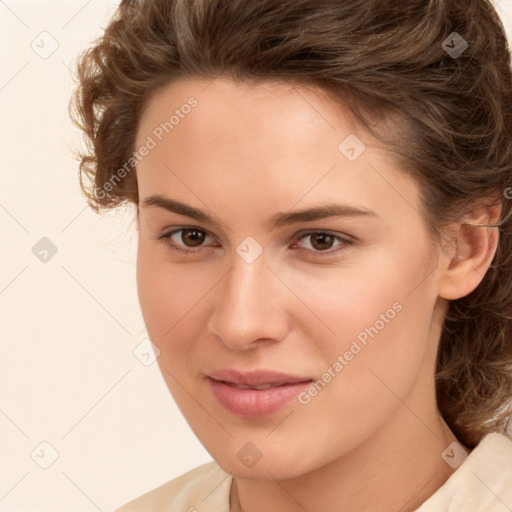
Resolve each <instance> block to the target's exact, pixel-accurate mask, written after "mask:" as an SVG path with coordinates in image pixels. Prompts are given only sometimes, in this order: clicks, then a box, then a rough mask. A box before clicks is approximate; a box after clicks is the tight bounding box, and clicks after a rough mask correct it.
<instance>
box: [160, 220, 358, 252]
mask: <svg viewBox="0 0 512 512" xmlns="http://www.w3.org/2000/svg"><path fill="white" fill-rule="evenodd" d="M180 231H199V232H201V233H205V234H206V235H207V236H211V235H210V234H209V233H208V232H207V231H205V230H203V229H199V228H194V227H182V228H179V229H174V230H172V231H169V232H168V233H164V234H163V235H157V236H156V237H155V239H156V240H157V241H159V242H161V243H163V244H164V245H165V246H166V247H167V248H169V249H171V250H173V251H177V252H180V253H182V254H191V253H197V252H198V250H196V249H183V248H182V247H180V246H179V245H176V244H175V243H173V242H171V241H170V238H171V236H172V235H174V234H176V233H179V232H180ZM314 234H321V235H330V236H333V237H334V238H335V239H336V240H337V241H339V242H342V245H341V248H340V247H339V248H337V249H334V250H330V249H327V250H325V251H319V250H311V249H303V248H299V250H300V251H303V252H307V253H309V255H311V256H313V257H315V258H316V257H320V258H322V257H327V256H332V255H333V254H337V253H338V252H340V251H342V250H344V249H345V248H346V246H351V245H353V244H354V241H353V240H350V239H348V238H344V237H341V236H339V235H335V234H334V233H332V232H330V231H321V230H314V231H307V232H305V233H302V234H301V235H300V236H298V237H296V238H295V241H297V242H300V241H301V240H302V239H304V238H307V237H308V236H311V235H314ZM202 247H204V246H200V247H199V249H201V248H202Z"/></svg>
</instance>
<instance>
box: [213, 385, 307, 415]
mask: <svg viewBox="0 0 512 512" xmlns="http://www.w3.org/2000/svg"><path fill="white" fill-rule="evenodd" d="M207 380H208V382H209V383H210V386H211V389H212V391H213V394H214V396H215V398H216V399H217V400H218V402H219V403H220V404H221V405H222V406H224V407H225V408H226V409H227V410H228V411H230V412H232V413H233V414H237V415H238V416H244V417H246V418H258V417H262V416H266V415H268V414H272V413H273V412H275V411H277V410H279V409H280V408H281V407H283V406H284V405H285V404H286V403H288V402H289V401H290V400H292V399H293V398H295V397H296V396H297V394H298V393H300V392H301V391H302V390H303V389H304V388H306V387H307V386H309V385H310V384H311V382H312V381H308V382H299V383H297V384H285V385H283V386H276V387H273V388H267V389H248V388H245V389H243V388H237V387H235V386H230V385H229V384H225V383H224V382H220V381H218V380H214V379H211V378H209V377H208V379H207Z"/></svg>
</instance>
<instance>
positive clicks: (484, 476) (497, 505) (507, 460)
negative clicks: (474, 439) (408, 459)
mask: <svg viewBox="0 0 512 512" xmlns="http://www.w3.org/2000/svg"><path fill="white" fill-rule="evenodd" d="M505 504H506V506H505ZM510 506H512V439H511V438H510V437H508V436H507V435H505V434H501V433H499V432H493V433H490V434H487V435H486V436H485V437H484V438H483V439H482V440H481V441H480V443H478V445H477V446H476V447H475V448H474V449H473V450H472V451H471V453H470V454H469V456H468V457H466V459H465V460H464V462H462V464H461V465H460V466H459V467H458V468H457V470H456V471H455V472H454V473H453V474H452V475H451V476H450V477H449V478H448V480H447V481H446V482H445V483H444V484H443V485H442V486H441V487H440V488H439V489H438V490H437V491H436V492H435V493H434V494H433V495H432V496H431V497H430V498H429V499H427V501H425V502H424V503H423V505H421V506H420V507H419V508H418V509H416V512H437V511H439V510H450V511H453V512H459V511H460V512H472V511H484V510H485V511H489V512H498V511H499V512H501V511H505V510H512V509H510V508H508V507H510Z"/></svg>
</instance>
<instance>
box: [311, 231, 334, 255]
mask: <svg viewBox="0 0 512 512" xmlns="http://www.w3.org/2000/svg"><path fill="white" fill-rule="evenodd" d="M310 236H311V245H312V246H313V247H314V248H315V249H316V250H318V251H321V250H322V249H330V247H331V246H332V243H333V241H334V236H333V235H329V234H327V233H312V234H311V235H310ZM318 242H320V247H318V246H317V243H318ZM322 244H323V245H322Z"/></svg>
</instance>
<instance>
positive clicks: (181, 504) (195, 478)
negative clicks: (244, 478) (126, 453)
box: [115, 461, 232, 512]
mask: <svg viewBox="0 0 512 512" xmlns="http://www.w3.org/2000/svg"><path fill="white" fill-rule="evenodd" d="M231 481H232V477H231V475H230V474H229V473H226V472H225V471H224V470H223V469H222V468H221V467H220V466H219V465H218V464H217V463H216V462H215V461H212V462H207V463H206V464H203V465H201V466H198V467H197V468H194V469H192V470H190V471H188V472H187V473H184V474H183V475H181V476H179V477H177V478H175V479H174V480H171V481H169V482H167V483H165V484H163V485H161V486H160V487H157V488H156V489H153V490H152V491H149V492H148V493H146V494H143V495H142V496H139V497H137V498H135V499H134V500H132V501H130V502H128V503H126V504H124V505H123V506H122V507H121V508H118V509H116V511H115V512H161V511H162V510H165V511H166V512H175V511H176V512H178V511H179V512H197V511H198V510H200V511H201V512H209V511H210V510H211V511H215V512H228V508H229V489H230V486H231Z"/></svg>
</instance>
